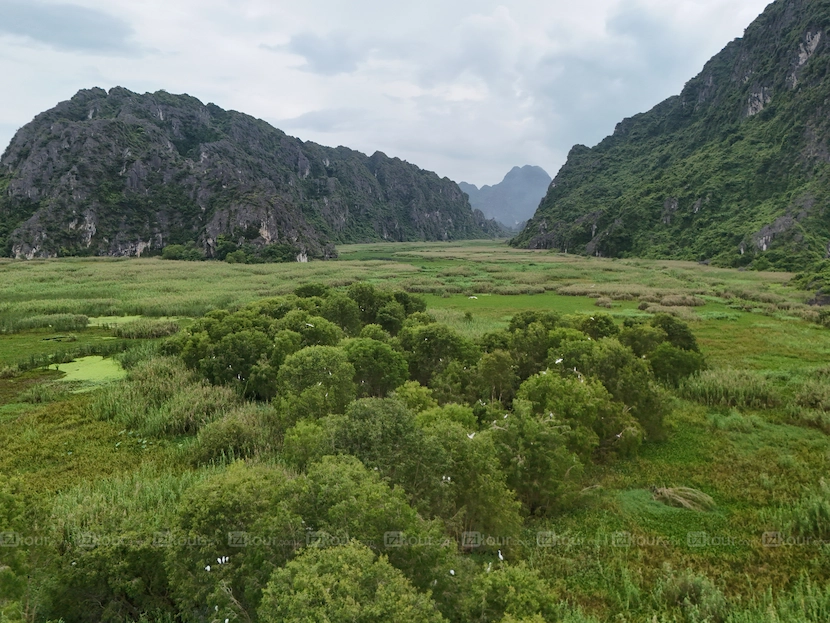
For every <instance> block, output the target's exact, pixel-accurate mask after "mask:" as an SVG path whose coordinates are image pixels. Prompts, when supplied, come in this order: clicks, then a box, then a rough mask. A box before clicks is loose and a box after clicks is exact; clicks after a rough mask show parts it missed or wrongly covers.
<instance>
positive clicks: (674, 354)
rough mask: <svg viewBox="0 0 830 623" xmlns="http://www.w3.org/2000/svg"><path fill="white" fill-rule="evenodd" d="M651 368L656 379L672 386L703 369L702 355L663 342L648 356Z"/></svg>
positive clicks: (704, 365)
mask: <svg viewBox="0 0 830 623" xmlns="http://www.w3.org/2000/svg"><path fill="white" fill-rule="evenodd" d="M648 359H649V363H650V364H651V369H652V371H653V372H654V376H655V378H656V379H657V380H658V381H662V382H664V383H666V384H667V385H671V386H672V387H677V386H678V385H679V384H680V382H681V381H682V380H683V379H684V378H686V377H688V376H691V375H692V374H695V373H696V372H700V371H701V370H703V369H705V367H706V363H705V360H704V358H703V355H701V354H700V353H698V352H696V351H693V350H682V349H680V348H677V347H676V346H672V345H671V344H669V343H668V342H663V343H662V344H660V345H659V346H657V347H656V348H655V349H654V351H653V352H652V353H651V354H650V355H649V357H648Z"/></svg>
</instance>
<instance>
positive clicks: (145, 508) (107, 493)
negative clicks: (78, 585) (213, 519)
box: [50, 465, 212, 540]
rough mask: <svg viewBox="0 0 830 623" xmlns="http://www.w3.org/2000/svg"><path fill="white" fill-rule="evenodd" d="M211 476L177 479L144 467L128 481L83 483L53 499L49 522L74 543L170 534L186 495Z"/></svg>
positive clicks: (193, 474)
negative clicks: (88, 536)
mask: <svg viewBox="0 0 830 623" xmlns="http://www.w3.org/2000/svg"><path fill="white" fill-rule="evenodd" d="M211 473H212V471H211V470H205V469H203V470H199V471H198V472H191V471H185V472H182V473H179V474H173V473H169V472H164V471H159V470H158V469H157V468H155V467H153V466H147V465H142V466H140V467H139V468H138V469H136V471H135V472H133V473H131V474H128V475H126V476H119V477H115V478H106V479H103V480H97V481H95V482H84V483H81V484H79V485H77V486H76V487H74V488H72V489H70V490H68V491H66V492H64V493H60V494H58V495H57V496H56V497H55V498H54V501H53V503H52V506H51V518H50V523H51V525H52V527H53V529H54V531H55V533H56V534H57V535H59V536H60V537H61V538H68V539H70V540H74V539H77V538H79V536H80V535H81V534H82V533H94V534H97V535H100V536H105V535H108V536H121V535H122V534H123V533H125V532H130V531H137V532H141V533H145V534H147V533H152V532H153V531H154V530H165V529H169V528H171V527H172V517H173V513H174V512H175V510H176V507H177V505H178V502H179V500H180V499H181V496H182V494H183V493H184V492H185V491H186V490H187V489H188V488H190V487H191V486H193V485H194V484H195V483H197V482H200V481H201V480H203V479H204V478H206V477H208V476H209V475H210V474H211Z"/></svg>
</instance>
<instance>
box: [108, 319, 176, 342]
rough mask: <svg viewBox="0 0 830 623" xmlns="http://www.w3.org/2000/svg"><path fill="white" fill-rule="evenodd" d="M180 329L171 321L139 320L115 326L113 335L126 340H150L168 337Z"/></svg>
mask: <svg viewBox="0 0 830 623" xmlns="http://www.w3.org/2000/svg"><path fill="white" fill-rule="evenodd" d="M180 329H181V327H180V326H179V324H178V323H177V322H173V321H172V320H150V319H141V320H135V321H133V322H128V323H125V324H122V325H118V326H116V327H115V335H116V337H120V338H125V339H128V340H152V339H158V338H161V337H170V336H171V335H175V334H176V333H178V332H179V330H180Z"/></svg>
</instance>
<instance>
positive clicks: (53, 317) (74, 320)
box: [0, 314, 89, 333]
mask: <svg viewBox="0 0 830 623" xmlns="http://www.w3.org/2000/svg"><path fill="white" fill-rule="evenodd" d="M88 324H89V318H88V317H87V316H84V315H82V314H47V315H37V316H18V315H5V316H0V333H20V332H21V331H31V330H32V329H51V330H52V331H55V332H63V331H80V330H81V329H85V328H86V327H87V325H88Z"/></svg>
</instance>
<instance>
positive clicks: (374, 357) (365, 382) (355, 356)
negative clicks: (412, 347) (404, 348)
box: [341, 338, 409, 398]
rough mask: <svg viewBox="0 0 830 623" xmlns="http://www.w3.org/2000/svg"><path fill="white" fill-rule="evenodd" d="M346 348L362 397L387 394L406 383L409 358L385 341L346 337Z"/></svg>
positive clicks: (344, 345)
mask: <svg viewBox="0 0 830 623" xmlns="http://www.w3.org/2000/svg"><path fill="white" fill-rule="evenodd" d="M341 346H342V348H343V350H344V351H345V352H346V356H347V357H348V359H349V361H350V362H351V364H352V365H353V366H354V369H355V376H354V381H355V384H356V385H357V393H358V396H362V397H366V396H376V397H380V398H382V397H384V396H386V395H387V394H388V393H389V392H391V391H393V390H394V389H395V388H397V387H400V386H401V385H402V384H403V383H404V382H406V380H407V378H408V376H409V368H408V366H407V364H406V358H405V357H404V356H403V354H401V353H399V352H398V351H395V350H392V347H391V346H389V345H388V344H385V343H383V342H378V341H377V340H372V339H366V338H354V339H350V340H345V341H344V342H343V343H342V345H341Z"/></svg>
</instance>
